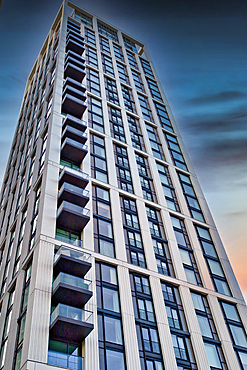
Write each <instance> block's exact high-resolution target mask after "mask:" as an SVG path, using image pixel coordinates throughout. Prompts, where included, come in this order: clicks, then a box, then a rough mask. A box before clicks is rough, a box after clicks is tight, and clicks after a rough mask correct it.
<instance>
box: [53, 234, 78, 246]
mask: <svg viewBox="0 0 247 370" xmlns="http://www.w3.org/2000/svg"><path fill="white" fill-rule="evenodd" d="M55 239H57V240H59V241H60V242H63V243H68V244H71V245H74V246H75V247H80V248H82V243H83V242H82V240H81V239H75V238H72V237H69V236H65V235H61V234H59V233H56V235H55Z"/></svg>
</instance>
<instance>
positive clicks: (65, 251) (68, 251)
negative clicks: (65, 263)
mask: <svg viewBox="0 0 247 370" xmlns="http://www.w3.org/2000/svg"><path fill="white" fill-rule="evenodd" d="M61 255H63V256H67V257H70V258H74V259H77V260H79V261H82V262H88V263H91V261H92V257H91V254H89V253H86V252H82V251H77V250H75V249H72V248H68V247H66V246H65V245H61V247H60V248H59V250H58V251H57V253H56V254H55V256H54V263H55V262H56V261H57V260H58V258H59V257H60V256H61Z"/></svg>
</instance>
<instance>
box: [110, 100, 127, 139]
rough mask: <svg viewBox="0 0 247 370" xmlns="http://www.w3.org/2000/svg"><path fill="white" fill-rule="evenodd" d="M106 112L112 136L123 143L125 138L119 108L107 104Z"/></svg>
mask: <svg viewBox="0 0 247 370" xmlns="http://www.w3.org/2000/svg"><path fill="white" fill-rule="evenodd" d="M108 114H109V121H110V125H111V135H112V137H114V138H115V139H117V140H120V141H122V142H123V143H125V141H126V140H125V133H124V126H123V120H122V114H121V111H120V109H117V108H115V107H112V106H111V105H109V106H108Z"/></svg>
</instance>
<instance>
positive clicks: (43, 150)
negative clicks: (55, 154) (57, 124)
mask: <svg viewBox="0 0 247 370" xmlns="http://www.w3.org/2000/svg"><path fill="white" fill-rule="evenodd" d="M47 141H48V129H46V131H45V133H44V135H43V141H42V147H41V151H40V158H39V173H38V174H39V175H40V174H41V172H42V171H43V168H44V166H45V157H46V149H47Z"/></svg>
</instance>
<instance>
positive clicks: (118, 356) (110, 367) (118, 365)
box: [106, 349, 125, 370]
mask: <svg viewBox="0 0 247 370" xmlns="http://www.w3.org/2000/svg"><path fill="white" fill-rule="evenodd" d="M106 364H107V370H114V369H118V370H124V369H125V365H124V354H123V353H122V352H116V351H113V350H110V349H107V350H106Z"/></svg>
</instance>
